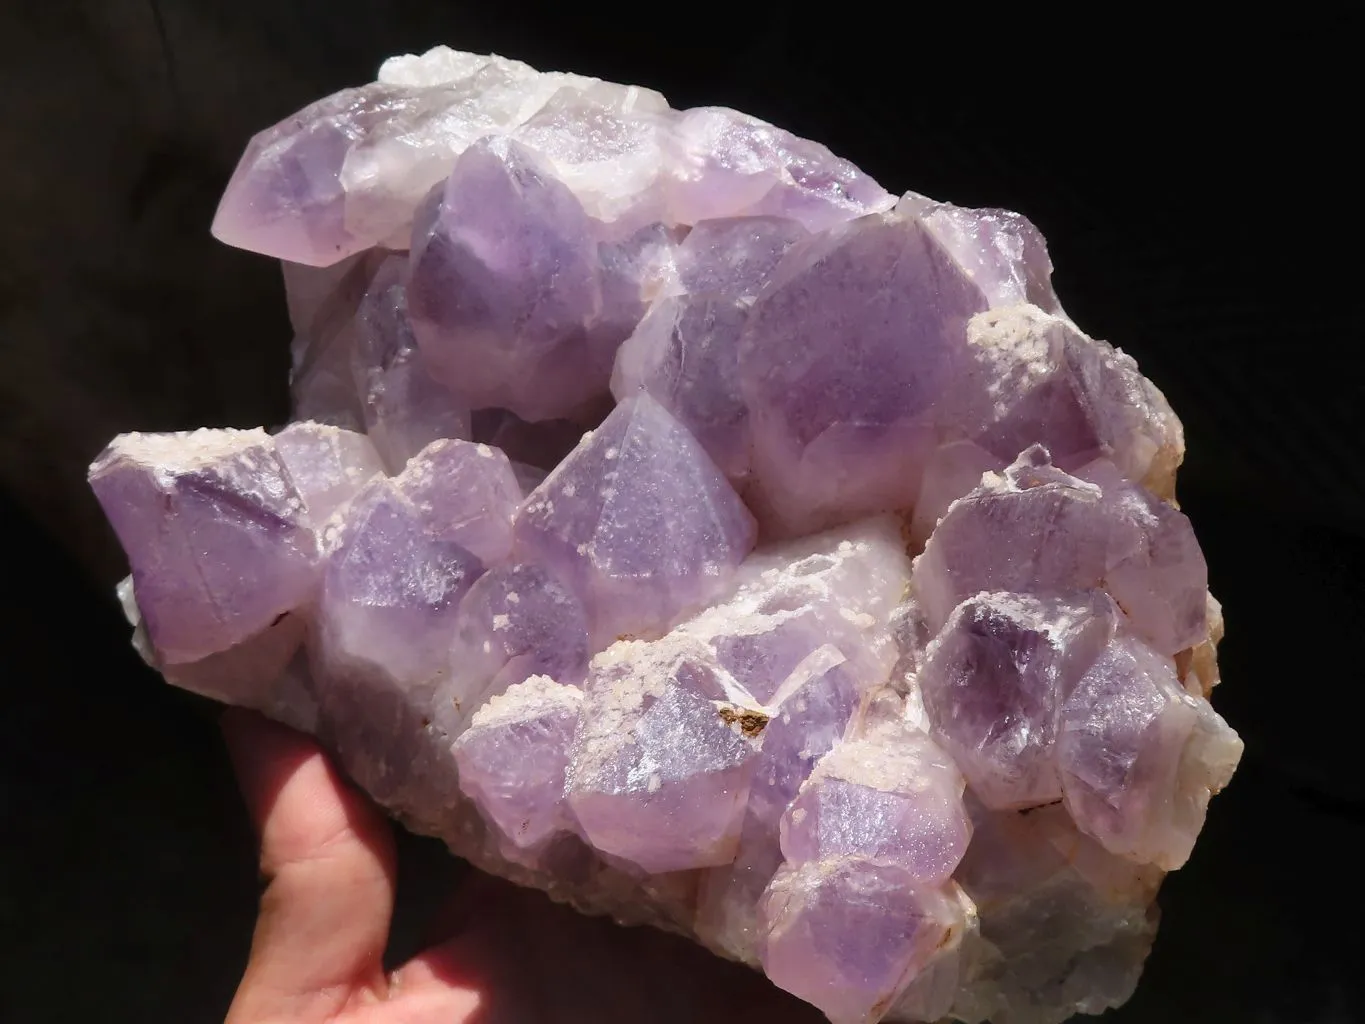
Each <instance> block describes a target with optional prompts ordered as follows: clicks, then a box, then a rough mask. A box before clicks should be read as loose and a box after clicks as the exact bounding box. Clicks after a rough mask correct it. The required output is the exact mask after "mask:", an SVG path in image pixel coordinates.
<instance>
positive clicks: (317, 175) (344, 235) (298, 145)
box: [213, 84, 420, 267]
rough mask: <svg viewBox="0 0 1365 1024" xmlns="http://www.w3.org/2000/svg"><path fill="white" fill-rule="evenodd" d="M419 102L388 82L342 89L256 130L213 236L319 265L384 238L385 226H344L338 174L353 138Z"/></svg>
mask: <svg viewBox="0 0 1365 1024" xmlns="http://www.w3.org/2000/svg"><path fill="white" fill-rule="evenodd" d="M419 101H420V100H419V97H418V96H417V95H415V94H412V93H410V92H408V91H407V90H403V89H399V88H394V87H392V86H384V85H378V84H376V85H371V86H365V87H363V88H359V89H346V90H343V91H342V92H339V93H337V94H335V95H333V96H329V97H327V98H326V99H324V100H319V101H318V102H317V103H314V104H313V105H312V106H310V107H307V108H305V109H304V110H301V111H299V113H297V114H295V115H294V116H293V117H291V118H288V119H286V120H284V121H282V122H280V123H279V124H277V125H275V126H274V127H273V128H270V129H268V130H266V131H264V132H262V133H260V134H259V135H257V136H256V137H255V138H254V139H252V140H251V144H250V145H249V146H248V147H247V151H246V153H244V154H243V155H242V160H241V163H240V164H239V165H238V167H237V170H236V172H235V173H234V174H233V177H232V181H230V182H229V183H228V189H227V193H226V194H225V195H224V197H223V202H222V205H221V206H220V207H219V210H218V214H217V216H216V217H215V218H214V222H213V233H214V235H215V236H216V237H218V238H219V239H221V240H222V241H224V242H227V243H228V244H229V245H236V246H240V247H241V248H245V249H252V250H253V251H255V252H262V253H266V254H267V255H270V256H275V257H277V258H279V259H283V260H290V261H292V262H295V263H304V264H308V265H310V266H319V267H325V266H329V265H330V264H332V263H336V262H337V261H338V260H341V259H344V258H345V257H347V256H350V255H352V254H354V253H357V252H360V251H361V250H363V249H367V248H369V247H370V246H372V245H375V244H377V243H379V242H382V241H384V234H383V233H382V231H381V232H378V233H376V232H356V231H353V230H351V228H350V227H349V226H348V225H347V223H346V210H345V202H344V200H345V187H344V185H343V184H342V182H341V178H340V172H341V169H342V164H343V162H344V161H345V159H346V155H347V151H348V150H349V149H350V147H351V145H352V144H353V143H354V142H356V141H357V140H358V139H360V138H362V137H364V136H365V135H367V134H370V133H371V132H373V131H374V130H376V129H377V128H379V127H380V126H381V125H383V124H384V123H385V122H387V121H389V120H390V119H391V118H392V117H393V115H394V114H395V113H396V112H399V111H404V108H410V107H411V106H412V105H413V104H414V103H416V102H419ZM404 112H406V111H404Z"/></svg>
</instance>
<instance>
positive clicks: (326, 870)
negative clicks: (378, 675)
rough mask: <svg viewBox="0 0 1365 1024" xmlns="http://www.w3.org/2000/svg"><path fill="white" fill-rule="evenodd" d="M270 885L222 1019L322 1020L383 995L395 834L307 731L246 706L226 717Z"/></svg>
mask: <svg viewBox="0 0 1365 1024" xmlns="http://www.w3.org/2000/svg"><path fill="white" fill-rule="evenodd" d="M222 729H223V735H224V738H225V739H226V741H227V746H228V752H229V754H230V756H231V758H232V764H233V767H234V769H235V770H236V773H237V779H238V783H239V785H240V786H241V789H242V796H243V798H244V799H245V801H246V806H247V812H248V814H249V815H250V817H251V821H252V824H253V825H254V826H255V828H256V832H257V835H258V836H259V837H260V842H261V871H262V873H263V874H264V876H265V879H266V882H267V885H266V889H265V892H264V893H263V894H262V896H261V907H260V915H259V917H258V919H257V922H256V931H255V934H254V935H253V937H252V942H251V958H250V960H249V962H248V964H247V969H246V974H245V975H244V977H243V978H242V983H241V986H240V987H239V988H238V990H237V995H236V997H235V998H234V1000H233V1003H232V1008H231V1009H230V1010H229V1011H228V1017H227V1024H260V1022H264V1021H272V1020H289V1021H291V1022H292V1021H297V1022H300V1024H303V1022H306V1021H314V1020H317V1021H323V1020H329V1019H331V1018H332V1017H333V1016H335V1015H336V1014H338V1013H340V1012H341V1011H342V1010H344V1009H347V1008H348V1007H350V1006H352V1005H357V1004H363V1003H365V1002H370V1001H376V1000H380V999H383V998H384V997H385V995H386V992H387V982H386V980H385V977H384V970H383V964H382V958H383V954H384V947H385V944H386V943H387V941H388V934H389V921H390V918H391V917H392V914H393V893H394V848H393V835H392V832H391V831H390V830H389V827H388V825H387V823H386V822H385V821H384V819H383V818H382V817H381V816H380V814H379V812H378V811H377V810H376V809H375V807H374V806H373V805H372V804H370V803H369V801H368V800H366V799H365V798H364V797H362V796H361V795H360V794H359V793H357V792H356V791H355V790H353V789H351V788H350V787H349V786H348V785H347V784H346V783H345V782H344V780H343V779H342V778H341V777H340V775H339V774H338V772H337V770H336V769H335V768H334V767H333V766H332V765H331V763H330V762H329V761H328V760H327V758H326V757H325V756H324V755H323V753H322V750H321V748H319V747H318V746H317V744H316V743H314V742H313V741H312V740H310V739H309V738H307V737H306V736H304V735H302V734H301V733H297V732H294V731H293V730H292V729H288V728H285V727H284V726H282V725H278V724H276V723H274V722H270V721H268V720H266V719H265V718H263V717H261V716H260V715H257V714H255V713H254V712H249V711H242V710H240V709H236V708H230V709H228V711H226V712H224V714H223V717H222Z"/></svg>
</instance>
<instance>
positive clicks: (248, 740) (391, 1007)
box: [222, 709, 823, 1024]
mask: <svg viewBox="0 0 1365 1024" xmlns="http://www.w3.org/2000/svg"><path fill="white" fill-rule="evenodd" d="M222 725H223V734H224V737H225V739H226V741H227V746H228V751H229V753H230V755H231V757H232V763H233V766H234V768H235V770H236V773H237V778H238V781H239V783H240V786H241V790H242V795H243V798H244V800H245V802H246V807H247V812H248V814H249V815H250V818H251V821H252V823H253V825H254V826H255V828H256V832H257V835H258V836H259V838H260V849H261V871H262V874H263V875H264V877H265V880H266V887H265V890H264V892H263V894H262V897H261V905H260V913H259V917H258V920H257V922H256V929H255V933H254V935H253V938H252V945H251V956H250V959H249V961H248V963H247V967H246V972H245V974H244V975H243V977H242V981H241V984H240V986H239V988H238V990H237V994H236V997H235V998H234V1000H233V1002H232V1007H231V1009H230V1010H229V1011H228V1016H227V1024H465V1022H468V1024H560V1022H564V1024H569V1022H574V1024H577V1022H581V1021H585V1020H591V1021H594V1022H600V1024H617V1022H620V1024H638V1022H639V1021H646V1020H647V1021H657V1022H661V1024H673V1022H677V1024H684V1022H686V1024H694V1022H696V1021H707V1022H717V1024H729V1022H731V1021H733V1022H735V1024H739V1022H740V1021H743V1022H745V1024H768V1022H772V1024H777V1022H781V1024H805V1022H810V1024H816V1022H818V1021H820V1020H823V1017H822V1016H821V1015H819V1014H818V1013H816V1012H815V1011H814V1010H813V1009H812V1008H811V1007H810V1006H808V1005H806V1004H804V1003H801V1002H799V1001H797V1000H795V999H793V998H792V997H790V996H788V995H787V994H786V993H783V992H780V991H778V990H776V989H774V988H773V987H772V986H771V985H769V984H768V983H767V982H766V981H765V980H764V979H763V978H762V977H761V976H760V975H759V974H758V973H757V972H754V971H750V970H747V969H745V968H743V967H740V966H738V965H735V964H731V963H726V962H724V961H721V960H719V959H717V958H715V957H713V956H711V955H710V954H708V953H706V952H704V951H703V950H701V949H700V948H699V947H696V946H694V945H693V944H691V943H689V942H686V941H684V940H681V939H679V938H677V937H675V936H669V935H665V934H663V933H660V932H655V931H653V930H652V929H644V928H635V929H626V928H620V927H617V926H615V925H612V924H611V923H609V922H607V921H604V920H600V919H590V918H586V917H582V916H580V915H578V914H576V913H574V912H572V911H570V910H567V909H565V908H563V907H559V906H556V905H554V904H553V903H551V902H550V901H549V900H548V899H547V898H545V897H544V896H543V895H541V894H540V893H536V892H532V891H530V890H526V889H520V888H517V887H516V886H513V885H510V884H508V883H505V882H501V881H499V880H497V879H493V878H491V877H489V876H487V875H482V874H479V873H477V872H470V873H469V874H468V876H467V877H466V880H465V881H464V882H462V883H461V884H460V885H459V886H458V887H457V889H456V891H455V893H454V894H453V895H452V898H451V901H450V903H449V904H448V905H447V906H446V907H445V908H444V909H443V910H442V911H440V912H439V913H438V914H437V915H436V917H435V919H434V920H433V936H434V938H433V941H432V942H431V944H430V945H429V946H428V948H427V949H426V950H425V951H423V952H422V953H420V954H418V955H417V956H415V957H414V958H413V959H411V960H409V961H408V962H407V963H406V964H404V965H403V966H401V967H399V968H398V969H397V970H395V971H392V972H388V973H386V972H385V970H384V968H383V966H382V957H383V954H384V949H385V946H386V944H387V942H388V938H389V926H390V921H391V919H392V915H393V905H394V889H395V884H396V865H395V854H394V843H393V833H392V830H391V826H390V825H389V823H388V821H387V820H386V819H385V817H384V816H383V814H382V813H381V812H380V811H379V810H378V809H377V808H376V807H375V806H374V805H373V804H372V803H370V801H369V800H368V799H366V798H365V797H364V796H363V795H362V794H361V793H359V792H358V791H356V790H355V789H354V788H353V787H351V786H350V785H349V784H348V783H347V782H346V781H345V780H344V779H343V778H342V776H341V775H340V773H339V772H338V771H337V769H336V768H335V767H334V766H333V765H332V764H331V763H330V761H329V760H328V759H327V757H326V755H325V754H324V753H323V752H322V750H321V749H320V748H319V747H318V746H317V744H316V743H314V742H313V741H312V740H311V739H309V738H308V737H306V736H303V735H302V734H300V733H297V732H294V731H293V730H291V729H287V728H285V727H283V726H281V725H278V724H276V723H273V722H270V721H267V720H266V719H264V718H262V717H260V716H259V715H256V714H254V713H250V712H244V711H239V710H236V709H233V710H229V711H228V712H226V713H225V714H224V716H223V720H222Z"/></svg>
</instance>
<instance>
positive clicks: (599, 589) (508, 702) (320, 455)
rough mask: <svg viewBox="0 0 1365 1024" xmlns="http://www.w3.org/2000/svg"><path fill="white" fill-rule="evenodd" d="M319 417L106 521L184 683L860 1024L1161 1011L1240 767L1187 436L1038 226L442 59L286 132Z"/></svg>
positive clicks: (242, 437) (119, 456)
mask: <svg viewBox="0 0 1365 1024" xmlns="http://www.w3.org/2000/svg"><path fill="white" fill-rule="evenodd" d="M213 230H214V233H215V234H216V236H217V237H218V238H219V239H221V240H222V241H224V242H226V243H229V244H231V245H234V246H239V247H242V248H245V249H249V250H252V251H255V252H258V253H261V254H264V255H266V256H269V257H273V258H276V259H278V260H280V261H282V262H283V268H284V277H285V283H286V289H287V294H288V301H289V314H290V319H291V322H292V324H293V327H294V331H295V335H296V341H295V344H294V349H293V353H294V360H293V364H294V365H293V371H292V375H291V380H290V386H291V390H292V395H293V402H294V417H295V418H294V421H293V422H291V423H289V424H288V425H287V426H285V427H284V428H283V429H281V430H278V431H274V432H268V431H266V430H263V429H252V430H231V429H202V430H195V431H190V432H185V433H175V434H138V433H131V434H125V435H122V436H120V437H118V438H116V439H115V440H114V441H113V442H112V443H111V444H110V445H109V447H108V448H107V449H106V450H105V451H104V452H103V453H102V454H101V455H100V456H99V457H98V459H97V460H96V461H95V463H94V465H93V466H92V467H91V471H90V483H91V486H92V487H93V488H94V491H95V494H96V496H97V497H98V499H99V501H100V503H101V504H102V506H103V508H104V509H105V511H106V513H107V515H108V518H109V520H110V522H111V523H112V525H113V527H114V529H115V531H116V532H117V534H118V537H119V539H120V541H121V542H122V544H123V547H124V549H125V550H126V552H127V555H128V559H129V562H130V564H131V570H132V571H131V575H130V577H129V579H128V580H126V581H125V583H124V584H123V585H122V587H121V594H122V597H123V599H124V605H125V609H126V610H127V612H128V615H129V618H130V620H131V621H132V622H133V623H134V625H135V627H136V632H135V642H136V643H137V645H138V646H139V649H140V650H141V651H142V653H143V655H144V657H146V658H147V660H148V661H149V662H150V663H151V664H153V665H154V666H155V667H156V668H157V669H158V670H159V671H160V672H161V673H162V674H163V675H164V676H165V678H166V679H167V680H169V681H170V682H172V683H174V684H176V685H178V686H181V687H184V688H187V689H189V690H193V691H196V692H198V693H201V694H205V695H208V696H210V697H213V698H215V699H218V700H221V701H224V702H227V703H231V704H237V705H243V706H246V707H250V708H256V709H259V710H260V711H263V712H264V713H266V714H268V715H270V716H272V717H274V718H277V719H279V720H280V721H283V722H286V723H288V724H290V725H292V726H295V727H297V728H299V729H303V730H307V731H309V732H311V733H313V734H315V735H316V736H318V737H319V738H320V739H321V740H322V742H323V743H324V744H325V745H326V746H327V747H328V749H329V750H331V751H332V752H333V754H334V755H335V757H336V758H337V759H338V761H339V763H340V764H341V765H342V766H343V767H344V769H345V770H346V772H347V773H348V774H349V775H350V776H351V777H353V778H354V779H355V780H356V782H357V783H358V784H359V785H361V786H362V787H363V788H364V789H365V790H366V791H368V792H369V793H370V794H371V795H372V796H373V797H374V798H375V799H376V800H377V801H379V802H380V803H381V804H382V805H383V806H384V807H385V808H387V809H388V810H389V811H390V812H391V813H392V814H394V815H395V816H396V817H397V818H399V819H400V820H401V821H403V822H404V823H405V824H407V825H408V826H409V827H411V828H413V829H415V830H418V831H420V832H423V833H427V834H430V835H434V836H439V837H441V838H442V839H443V840H445V841H446V842H447V843H448V845H449V846H450V848H451V849H452V850H454V851H455V852H456V853H458V854H460V855H461V856H463V857H466V858H468V859H469V860H470V861H472V862H473V863H475V864H477V865H479V866H481V867H483V868H485V869H487V870H489V871H493V872H495V873H497V874H500V875H503V876H505V877H507V878H511V879H513V880H514V881H517V882H519V883H522V884H526V885H533V886H536V887H539V888H541V889H543V890H545V891H546V892H548V893H550V894H551V895H552V896H553V897H555V898H557V899H560V900H564V901H567V902H569V903H572V904H573V905H575V906H577V907H578V908H580V909H581V910H583V911H585V912H589V913H607V914H611V915H613V916H615V917H617V918H618V919H620V920H622V921H625V922H633V923H647V924H651V925H654V926H657V927H662V928H667V929H671V930H674V931H677V932H681V933H683V934H685V935H688V936H691V937H692V938H694V939H695V940H696V941H698V942H701V943H703V944H704V945H706V946H707V947H709V948H710V949H712V950H714V951H715V952H716V953H718V954H720V955H722V956H726V957H730V958H733V959H736V960H739V961H742V962H745V963H748V964H750V965H752V966H754V967H756V968H758V969H761V970H762V971H764V972H765V973H766V974H767V976H768V977H769V978H771V979H772V981H773V982H774V983H775V984H777V985H779V986H781V987H782V988H785V989H787V990H789V991H791V992H793V993H795V994H796V995H798V996H800V997H801V998H803V999H805V1000H807V1001H809V1002H810V1003H812V1004H814V1005H815V1006H817V1007H818V1008H819V1009H821V1010H822V1011H823V1012H824V1013H826V1014H827V1015H828V1017H829V1018H830V1020H831V1021H833V1022H835V1024H871V1022H875V1021H878V1020H883V1019H885V1020H892V1021H934V1020H940V1019H952V1020H957V1021H963V1022H978V1021H984V1020H994V1021H998V1022H1022V1024H1035V1022H1036V1024H1046V1022H1056V1021H1060V1020H1063V1019H1064V1018H1066V1017H1068V1016H1070V1015H1071V1014H1073V1013H1076V1012H1084V1013H1098V1012H1100V1011H1102V1010H1103V1009H1105V1008H1106V1007H1110V1006H1114V1005H1117V1004H1119V1003H1121V1002H1123V1001H1124V1000H1125V999H1127V998H1128V996H1129V995H1130V994H1131V993H1132V991H1133V988H1134V986H1135V985H1136V983H1137V978H1138V974H1139V972H1140V970H1141V965H1142V963H1143V960H1144V958H1145V956H1146V954H1147V952H1148V949H1149V948H1150V946H1151V943H1152V939H1153V935H1154V932H1155V927H1156V917H1155V912H1154V906H1153V901H1154V898H1155V894H1156V890H1157V887H1158V885H1159V883H1160V881H1161V878H1162V876H1163V874H1164V873H1165V872H1167V871H1170V870H1173V869H1176V868H1179V867H1180V866H1181V865H1182V864H1183V863H1184V862H1185V860H1186V859H1187V858H1188V857H1189V855H1190V852H1191V849H1192V846H1193V844H1194V841H1195V838H1196V836H1197V834H1198V832H1199V830H1200V828H1201V826H1202V824H1203V820H1204V815H1205V810H1206V807H1207V805H1208V801H1209V797H1210V795H1211V794H1213V793H1215V792H1217V791H1218V790H1219V789H1220V788H1221V787H1222V786H1224V785H1225V784H1226V783H1227V782H1228V780H1229V778H1230V777H1231V775H1232V772H1233V770H1234V768H1235V767H1236V765H1237V762H1238V759H1239V757H1240V754H1241V742H1240V741H1239V740H1238V738H1237V736H1236V734H1235V733H1234V732H1233V731H1232V730H1231V729H1230V728H1229V727H1228V725H1227V724H1226V723H1225V722H1224V721H1223V719H1222V718H1220V717H1219V716H1218V714H1216V713H1215V712H1214V710H1213V708H1212V707H1211V706H1210V703H1209V699H1208V698H1209V694H1210V691H1211V690H1212V688H1213V686H1214V685H1215V683H1216V682H1217V681H1218V673H1217V664H1216V660H1215V645H1216V644H1217V642H1218V640H1219V638H1220V637H1221V633H1222V622H1221V616H1220V614H1219V607H1218V604H1217V602H1216V601H1215V600H1214V599H1213V598H1212V597H1211V596H1210V594H1209V592H1208V581H1207V569H1206V566H1205V562H1204V558H1203V556H1202V554H1201V552H1200V548H1199V545H1198V543H1197V542H1196V540H1195V536H1194V533H1193V532H1192V530H1191V526H1190V522H1189V520H1188V519H1187V518H1186V516H1185V515H1184V514H1182V513H1181V512H1180V511H1179V510H1178V507H1177V505H1176V504H1175V499H1174V487H1175V474H1176V469H1177V467H1178V466H1179V464H1180V462H1181V459H1182V456H1183V452H1184V441H1183V437H1182V432H1181V426H1180V422H1179V421H1178V420H1177V419H1176V417H1175V415H1174V414H1173V413H1172V411H1171V409H1170V407H1169V406H1168V404H1167V402H1166V400H1165V398H1164V397H1163V396H1162V394H1161V392H1160V391H1159V390H1158V389H1157V388H1156V387H1155V386H1154V385H1153V384H1152V383H1151V382H1150V381H1148V380H1147V379H1146V378H1144V377H1143V376H1142V375H1141V374H1140V373H1139V371H1138V368H1137V365H1136V364H1135V363H1134V361H1133V360H1132V359H1131V358H1130V357H1129V356H1127V355H1125V354H1124V353H1123V352H1121V351H1120V350H1118V349H1116V348H1113V347H1111V346H1110V345H1108V344H1106V343H1105V342H1103V341H1099V340H1095V339H1092V338H1090V337H1087V336H1086V335H1085V334H1084V333H1082V331H1081V330H1080V329H1079V328H1078V327H1077V325H1076V324H1075V323H1073V322H1072V320H1071V319H1070V318H1069V317H1068V316H1067V314H1066V313H1065V311H1064V310H1063V309H1062V308H1061V305H1060V304H1059V302H1058V300H1057V297H1056V295H1055V294H1054V292H1053V289H1052V286H1051V283H1050V275H1051V264H1050V262H1049V258H1048V253H1047V249H1046V246H1045V244H1044V241H1043V238H1042V236H1041V235H1040V233H1039V232H1038V231H1037V230H1036V229H1035V227H1034V226H1033V225H1032V224H1031V223H1030V222H1029V221H1028V220H1026V219H1025V218H1023V217H1022V216H1019V215H1017V214H1014V213H1009V212H1005V211H1002V210H976V209H965V208H960V207H957V206H953V205H950V204H947V203H941V202H935V201H932V200H930V199H928V198H926V197H924V196H921V195H917V194H915V193H907V194H905V195H903V196H900V197H897V196H894V195H892V194H890V193H888V192H887V191H886V190H885V189H883V188H882V187H881V186H880V185H879V184H878V183H877V182H875V181H873V180H872V179H871V178H870V177H868V176H867V175H866V174H864V173H862V172H861V171H860V170H859V169H858V168H857V167H855V166H853V165H852V164H851V163H849V162H848V161H846V160H842V159H840V158H838V157H836V156H835V155H834V154H833V153H831V152H830V151H829V150H828V149H826V148H825V147H823V146H821V145H818V144H817V143H814V142H810V141H807V140H804V139H801V138H797V137H796V136H794V135H792V134H790V133H788V132H786V131H783V130H781V129H779V128H776V127H774V126H773V125H770V124H767V123H765V122H763V121H761V120H758V119H757V118H754V117H749V116H747V115H744V114H741V113H737V112H735V111H733V110H728V109H723V108H700V109H692V110H674V109H671V108H670V107H669V106H668V104H667V102H666V101H665V100H664V97H662V96H661V95H659V94H658V93H656V92H653V91H651V90H649V89H644V88H638V87H634V86H622V85H614V84H611V83H608V82H603V81H599V80H596V79H592V78H585V77H581V76H579V75H574V74H557V73H540V72H537V71H535V70H533V69H532V68H530V67H528V66H526V65H525V64H522V63H519V62H517V61H513V60H507V59H504V58H501V57H497V56H476V55H473V54H467V53H460V52H456V51H453V50H450V49H447V48H444V47H438V48H436V49H434V50H431V51H430V52H428V53H426V54H423V55H421V56H403V57H397V58H394V59H392V60H390V61H388V62H386V63H385V64H384V66H383V68H382V69H381V70H380V73H379V77H378V81H376V82H374V83H372V84H370V85H366V86H362V87H360V88H355V89H347V90H344V91H342V92H340V93H337V94H336V95H334V96H330V97H328V98H326V99H323V100H321V101H319V102H318V103H315V104H313V105H312V106H309V107H307V108H306V109H304V110H302V111H300V112H299V113H297V114H295V115H294V116H292V117H290V118H287V119H286V120H284V121H282V122H281V123H280V124H278V125H276V126H274V127H272V128H270V129H268V130H266V131H264V132H262V133H261V134H259V135H257V136H256V137H255V138H254V139H253V140H252V141H251V143H250V145H249V146H248V148H247V151H246V153H245V155H244V156H243V157H242V160H241V163H240V165H239V167H238V169H237V171H236V173H235V174H234V176H233V178H232V180H231V183H230V184H229V186H228V188H227V192H226V194H225V195H224V197H223V200H222V205H221V207H220V209H219V212H218V215H217V218H216V220H215V222H214V226H213Z"/></svg>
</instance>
